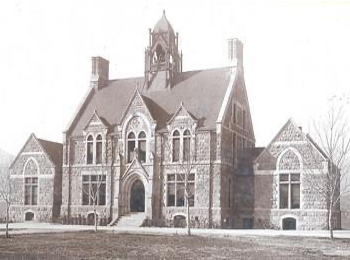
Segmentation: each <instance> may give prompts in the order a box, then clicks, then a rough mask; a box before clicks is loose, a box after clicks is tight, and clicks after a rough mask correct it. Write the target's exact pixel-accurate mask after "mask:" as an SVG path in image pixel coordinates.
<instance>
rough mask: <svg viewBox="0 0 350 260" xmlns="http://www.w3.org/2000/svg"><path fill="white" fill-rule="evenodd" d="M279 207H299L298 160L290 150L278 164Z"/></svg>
mask: <svg viewBox="0 0 350 260" xmlns="http://www.w3.org/2000/svg"><path fill="white" fill-rule="evenodd" d="M278 169H279V202H280V203H279V207H280V209H299V208H300V161H299V158H298V156H297V155H296V154H295V153H294V152H293V151H292V150H288V151H287V152H285V153H284V154H283V155H282V157H281V159H280V160H279V164H278Z"/></svg>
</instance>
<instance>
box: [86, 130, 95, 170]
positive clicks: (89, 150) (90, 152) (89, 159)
mask: <svg viewBox="0 0 350 260" xmlns="http://www.w3.org/2000/svg"><path fill="white" fill-rule="evenodd" d="M93 158H94V138H93V137H92V135H89V136H88V138H87V144H86V163H87V164H92V163H93Z"/></svg>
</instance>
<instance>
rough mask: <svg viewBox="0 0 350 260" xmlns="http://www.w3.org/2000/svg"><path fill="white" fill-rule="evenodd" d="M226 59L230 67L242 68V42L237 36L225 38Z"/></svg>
mask: <svg viewBox="0 0 350 260" xmlns="http://www.w3.org/2000/svg"><path fill="white" fill-rule="evenodd" d="M227 46H228V60H229V64H230V66H232V67H237V68H238V69H243V43H242V42H241V41H240V40H238V39H237V38H232V39H228V40H227Z"/></svg>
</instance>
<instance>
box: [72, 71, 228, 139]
mask: <svg viewBox="0 0 350 260" xmlns="http://www.w3.org/2000/svg"><path fill="white" fill-rule="evenodd" d="M230 77H231V74H230V68H229V67H225V68H217V69H209V70H198V71H189V72H182V73H179V74H177V75H175V77H174V79H173V80H174V81H173V87H172V88H171V90H162V91H155V90H152V86H151V87H150V88H149V89H147V87H146V86H145V84H144V78H143V77H139V78H129V79H118V80H111V81H110V82H109V84H108V86H107V87H105V88H103V89H101V90H99V91H97V92H95V93H94V95H93V96H92V98H91V100H90V101H89V102H88V104H87V105H86V107H85V109H84V110H83V111H81V113H79V114H81V116H80V119H79V120H77V123H76V126H75V127H74V129H75V130H74V131H73V132H74V133H76V134H78V133H81V131H82V130H83V128H84V127H85V125H86V124H87V122H88V121H89V120H90V118H91V116H92V115H93V113H94V110H95V109H96V110H97V112H98V114H99V115H100V117H102V118H104V119H105V120H106V121H107V122H108V123H109V125H111V126H112V127H116V125H117V124H119V123H120V119H121V117H122V116H123V113H124V112H125V109H126V107H127V106H128V104H129V102H130V100H131V98H132V95H133V94H134V93H135V90H136V88H138V90H139V91H140V93H141V95H142V97H143V99H144V101H145V103H146V106H147V107H148V109H149V110H150V113H151V114H152V116H153V117H154V118H155V119H156V120H157V130H162V129H164V128H165V126H166V122H167V121H169V120H170V119H171V117H172V116H173V114H174V113H175V112H176V111H177V109H178V108H179V106H180V104H181V102H183V104H184V106H185V107H186V109H187V110H188V111H189V112H190V113H191V114H192V115H193V116H194V117H195V118H197V119H198V121H199V128H200V129H215V123H216V119H217V117H218V114H219V111H220V107H221V105H222V102H223V99H224V96H225V93H226V89H227V86H228V84H229V81H230Z"/></svg>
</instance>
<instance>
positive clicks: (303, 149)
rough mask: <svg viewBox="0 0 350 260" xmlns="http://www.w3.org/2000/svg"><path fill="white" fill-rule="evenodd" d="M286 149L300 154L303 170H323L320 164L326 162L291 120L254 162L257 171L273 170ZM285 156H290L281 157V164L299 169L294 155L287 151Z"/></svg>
mask: <svg viewBox="0 0 350 260" xmlns="http://www.w3.org/2000/svg"><path fill="white" fill-rule="evenodd" d="M288 149H294V150H295V151H297V152H298V153H299V154H300V156H301V159H302V162H300V163H302V165H303V166H304V167H305V168H313V169H320V168H323V164H322V163H323V162H325V161H326V159H325V158H324V157H323V155H322V154H321V153H320V151H319V150H318V149H317V147H316V146H315V145H314V144H313V143H312V142H310V140H309V139H308V138H307V135H306V134H305V133H303V132H302V131H301V130H300V129H299V127H298V126H297V125H296V124H295V123H294V122H293V120H292V119H289V120H288V121H287V123H286V124H285V125H284V126H283V127H282V129H281V130H280V131H279V132H278V133H277V135H276V136H275V137H274V138H273V139H272V141H271V142H270V144H269V145H268V146H267V147H266V148H265V149H264V151H263V152H262V153H261V154H260V155H259V156H258V158H257V159H256V160H255V163H257V164H258V169H259V170H275V169H276V164H277V160H278V158H279V156H280V155H281V153H283V152H284V151H286V150H288ZM286 154H287V155H290V156H287V157H284V156H283V158H281V160H282V163H285V160H287V161H286V165H295V167H300V165H299V160H297V158H296V157H295V154H294V153H292V152H289V151H287V152H286ZM286 154H284V155H286ZM282 165H283V164H282Z"/></svg>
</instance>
